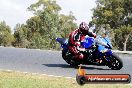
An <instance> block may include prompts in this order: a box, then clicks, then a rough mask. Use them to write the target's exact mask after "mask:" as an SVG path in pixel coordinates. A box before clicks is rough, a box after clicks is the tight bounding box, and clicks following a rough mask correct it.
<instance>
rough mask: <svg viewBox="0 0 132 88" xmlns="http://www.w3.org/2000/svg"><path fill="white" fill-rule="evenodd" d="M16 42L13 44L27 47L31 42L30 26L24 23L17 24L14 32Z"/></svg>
mask: <svg viewBox="0 0 132 88" xmlns="http://www.w3.org/2000/svg"><path fill="white" fill-rule="evenodd" d="M14 37H15V42H14V43H13V45H14V46H15V47H23V48H27V47H28V45H29V44H30V42H29V41H28V28H27V26H26V25H24V24H22V25H21V24H17V25H16V27H15V32H14Z"/></svg>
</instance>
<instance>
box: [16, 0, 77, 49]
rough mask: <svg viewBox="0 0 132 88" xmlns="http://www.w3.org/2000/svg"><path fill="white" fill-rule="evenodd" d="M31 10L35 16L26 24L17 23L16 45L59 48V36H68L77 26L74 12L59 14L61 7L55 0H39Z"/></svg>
mask: <svg viewBox="0 0 132 88" xmlns="http://www.w3.org/2000/svg"><path fill="white" fill-rule="evenodd" d="M28 10H29V11H32V12H33V13H34V16H33V17H31V18H29V19H28V20H27V21H26V24H25V25H24V24H23V25H16V28H15V30H16V31H15V33H14V36H15V38H16V41H15V46H18V47H26V48H41V49H59V46H58V44H57V43H56V38H57V37H65V38H67V37H68V35H69V33H70V32H71V30H73V29H75V28H76V27H77V24H76V23H75V22H74V21H75V20H76V19H75V17H74V16H73V14H72V12H70V14H69V15H64V14H59V11H60V10H61V7H60V6H59V5H58V4H57V3H56V1H55V0H47V1H46V0H39V1H38V2H36V3H35V4H32V5H31V6H30V7H29V8H28Z"/></svg>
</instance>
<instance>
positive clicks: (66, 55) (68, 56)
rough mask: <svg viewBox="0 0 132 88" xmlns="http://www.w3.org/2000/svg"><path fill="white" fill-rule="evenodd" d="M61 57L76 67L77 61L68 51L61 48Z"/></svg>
mask: <svg viewBox="0 0 132 88" xmlns="http://www.w3.org/2000/svg"><path fill="white" fill-rule="evenodd" d="M62 58H63V59H64V60H65V61H66V62H67V63H68V64H69V65H70V66H72V67H74V68H78V65H79V63H77V62H76V61H75V60H74V58H73V56H72V54H71V53H70V52H69V51H67V52H66V51H64V50H62Z"/></svg>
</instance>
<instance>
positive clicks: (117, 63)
mask: <svg viewBox="0 0 132 88" xmlns="http://www.w3.org/2000/svg"><path fill="white" fill-rule="evenodd" d="M109 58H110V60H109V62H108V67H109V68H111V69H112V70H120V69H121V68H122V67H123V62H122V60H121V59H120V57H119V56H117V55H116V54H114V53H113V54H112V55H111V56H110V57H109Z"/></svg>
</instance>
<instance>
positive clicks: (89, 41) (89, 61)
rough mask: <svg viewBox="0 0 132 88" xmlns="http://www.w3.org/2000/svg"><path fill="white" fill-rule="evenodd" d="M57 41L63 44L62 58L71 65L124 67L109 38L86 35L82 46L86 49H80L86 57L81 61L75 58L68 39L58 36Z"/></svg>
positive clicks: (113, 68) (117, 68)
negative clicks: (69, 47) (113, 50)
mask: <svg viewBox="0 0 132 88" xmlns="http://www.w3.org/2000/svg"><path fill="white" fill-rule="evenodd" d="M56 41H57V42H59V43H60V44H61V47H62V48H63V49H62V58H63V59H64V60H65V61H66V62H67V63H68V64H69V65H71V66H75V67H76V66H78V65H80V64H84V65H98V66H108V67H109V68H111V69H112V70H120V69H121V68H122V67H123V62H122V60H121V59H120V57H119V56H117V55H116V54H115V53H113V52H112V50H111V49H112V45H111V43H110V40H109V38H103V37H101V36H98V37H97V38H95V39H94V38H93V37H86V38H85V40H84V41H83V42H81V47H84V48H85V49H86V51H80V53H83V54H84V55H85V58H84V59H83V60H81V61H77V60H75V59H74V58H73V54H72V53H71V52H70V51H69V49H68V39H65V38H56Z"/></svg>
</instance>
